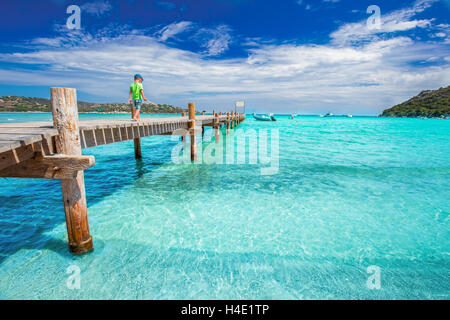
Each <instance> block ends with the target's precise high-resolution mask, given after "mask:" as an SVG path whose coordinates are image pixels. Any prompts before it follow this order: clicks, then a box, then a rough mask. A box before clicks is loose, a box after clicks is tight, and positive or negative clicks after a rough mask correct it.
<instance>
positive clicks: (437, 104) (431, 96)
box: [380, 86, 450, 118]
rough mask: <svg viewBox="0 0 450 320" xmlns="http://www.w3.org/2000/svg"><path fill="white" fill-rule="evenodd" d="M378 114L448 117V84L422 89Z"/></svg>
mask: <svg viewBox="0 0 450 320" xmlns="http://www.w3.org/2000/svg"><path fill="white" fill-rule="evenodd" d="M380 116H381V117H411V118H415V117H420V118H422V117H424V118H448V117H449V116H450V86H448V87H446V88H440V89H437V90H425V91H422V92H421V93H419V94H418V95H417V96H415V97H413V98H411V99H409V100H408V101H406V102H403V103H401V104H398V105H396V106H394V107H392V108H389V109H386V110H384V111H383V113H382V114H381V115H380Z"/></svg>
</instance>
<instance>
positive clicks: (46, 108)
mask: <svg viewBox="0 0 450 320" xmlns="http://www.w3.org/2000/svg"><path fill="white" fill-rule="evenodd" d="M130 110H131V106H130V105H128V104H125V103H102V104H97V103H88V102H82V101H78V111H79V112H99V113H122V112H130ZM183 111H186V110H185V109H182V108H178V107H174V106H171V105H168V104H146V103H145V104H143V105H142V109H141V112H144V113H181V112H183ZM0 112H51V108H50V100H48V99H43V98H30V97H16V96H5V97H1V98H0Z"/></svg>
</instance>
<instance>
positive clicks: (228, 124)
mask: <svg viewBox="0 0 450 320" xmlns="http://www.w3.org/2000/svg"><path fill="white" fill-rule="evenodd" d="M229 133H230V113H229V112H227V134H229Z"/></svg>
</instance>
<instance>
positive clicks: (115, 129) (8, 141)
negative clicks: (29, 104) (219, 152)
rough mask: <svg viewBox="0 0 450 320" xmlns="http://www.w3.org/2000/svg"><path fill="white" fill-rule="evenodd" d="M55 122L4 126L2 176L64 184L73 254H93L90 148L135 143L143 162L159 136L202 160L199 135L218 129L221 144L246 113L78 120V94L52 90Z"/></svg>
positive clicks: (92, 161)
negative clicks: (147, 145) (174, 138)
mask: <svg viewBox="0 0 450 320" xmlns="http://www.w3.org/2000/svg"><path fill="white" fill-rule="evenodd" d="M51 107H52V114H53V123H50V122H25V123H6V124H2V123H0V177H15V178H41V179H58V180H60V181H61V186H62V195H63V200H64V210H65V214H66V224H67V232H68V239H69V248H70V251H71V252H73V253H76V254H81V253H85V252H88V251H90V250H92V248H93V242H92V237H91V235H90V233H89V224H88V217H87V204H86V195H85V186H84V172H83V171H84V170H85V169H88V168H90V167H92V166H94V165H95V158H94V157H93V156H86V155H82V153H81V150H82V149H85V148H90V147H95V146H100V145H104V144H110V143H115V142H121V141H127V140H133V141H134V148H135V157H136V158H137V159H139V158H141V157H142V150H141V138H145V137H149V136H153V135H173V134H175V135H179V136H181V137H182V139H187V137H189V142H190V151H191V160H192V161H195V160H196V159H197V148H196V135H197V134H199V133H201V132H203V130H204V127H205V126H210V127H213V128H214V130H215V137H216V139H219V128H220V127H221V126H223V125H226V127H227V133H228V132H229V130H230V129H234V128H236V127H237V126H238V125H239V124H240V123H241V122H242V121H244V120H245V115H244V114H241V113H235V112H231V113H226V114H225V113H224V114H222V113H221V112H220V113H215V112H213V114H212V115H204V114H202V115H198V114H196V112H195V105H194V104H193V103H189V107H188V111H189V112H188V115H185V114H183V115H182V116H181V117H158V118H143V119H142V120H141V121H132V120H116V119H111V120H106V119H105V120H88V121H79V120H78V107H77V98H76V90H75V89H68V88H51Z"/></svg>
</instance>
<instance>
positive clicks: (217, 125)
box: [214, 113, 220, 143]
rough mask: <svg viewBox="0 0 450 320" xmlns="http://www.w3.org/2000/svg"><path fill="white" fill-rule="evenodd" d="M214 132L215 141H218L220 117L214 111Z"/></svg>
mask: <svg viewBox="0 0 450 320" xmlns="http://www.w3.org/2000/svg"><path fill="white" fill-rule="evenodd" d="M214 134H215V140H216V143H219V142H220V119H219V114H218V113H216V117H215V118H214Z"/></svg>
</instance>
